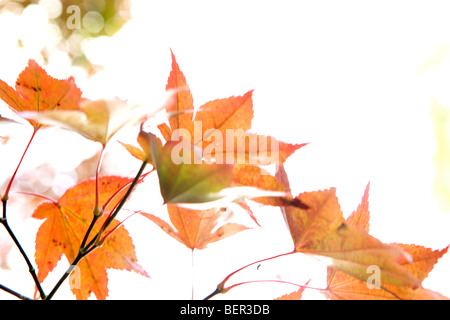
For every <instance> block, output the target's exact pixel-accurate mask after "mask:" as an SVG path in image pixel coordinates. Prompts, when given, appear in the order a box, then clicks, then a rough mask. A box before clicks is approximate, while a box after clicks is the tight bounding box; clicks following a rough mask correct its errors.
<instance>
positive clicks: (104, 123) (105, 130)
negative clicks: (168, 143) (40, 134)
mask: <svg viewBox="0 0 450 320" xmlns="http://www.w3.org/2000/svg"><path fill="white" fill-rule="evenodd" d="M147 113H148V112H147V110H145V108H143V106H141V105H128V104H127V103H126V102H125V101H122V100H119V99H111V100H105V99H100V100H93V101H84V102H82V103H80V105H79V107H78V108H77V109H76V110H51V111H43V112H23V113H20V115H21V116H22V117H24V118H26V119H32V120H35V121H37V122H39V123H43V124H48V125H57V126H60V127H62V128H64V129H67V130H71V131H75V132H77V133H78V134H80V135H82V136H83V137H85V138H87V139H89V140H92V141H97V142H100V143H101V144H102V145H103V146H105V145H106V144H107V143H108V141H109V140H110V139H111V138H112V137H113V136H114V135H115V134H116V133H117V132H118V131H119V130H120V129H122V128H123V127H124V126H125V125H133V124H136V123H138V122H139V121H140V120H141V119H142V118H144V117H145V115H146V114H147Z"/></svg>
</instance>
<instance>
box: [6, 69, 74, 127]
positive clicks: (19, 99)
mask: <svg viewBox="0 0 450 320" xmlns="http://www.w3.org/2000/svg"><path fill="white" fill-rule="evenodd" d="M15 88H16V89H15V90H14V89H13V88H11V87H10V86H9V85H8V84H6V83H5V82H4V81H2V80H0V98H1V99H2V100H3V101H5V102H6V103H7V104H8V106H9V107H10V108H11V109H12V110H13V111H15V112H23V111H35V112H42V111H48V110H75V109H77V108H78V104H79V102H80V101H81V100H82V99H81V91H80V89H78V87H77V86H76V84H75V81H74V78H73V77H70V78H68V79H67V80H58V79H55V78H52V77H51V76H49V75H48V74H47V73H46V72H45V70H44V69H43V68H41V67H40V66H39V65H38V64H37V63H36V61H34V60H29V61H28V65H27V67H26V68H25V69H24V70H23V71H22V72H21V73H20V75H19V77H18V78H17V81H16V84H15ZM28 122H30V124H31V125H33V126H34V127H35V128H39V127H40V126H41V125H40V124H38V123H37V122H36V121H34V120H33V119H29V120H28Z"/></svg>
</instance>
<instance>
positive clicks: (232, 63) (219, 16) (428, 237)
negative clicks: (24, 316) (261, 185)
mask: <svg viewBox="0 0 450 320" xmlns="http://www.w3.org/2000/svg"><path fill="white" fill-rule="evenodd" d="M35 9H36V12H41V11H42V10H41V11H39V10H40V9H37V8H35ZM449 9H450V8H448V7H447V2H446V1H395V2H392V1H377V2H374V1H372V2H366V1H364V2H362V1H339V2H337V1H314V2H308V1H277V2H276V3H275V2H274V1H271V2H269V1H245V2H244V1H226V2H217V1H189V2H186V1H185V2H183V1H164V2H156V1H133V7H132V17H133V19H132V20H131V21H130V22H129V23H128V24H127V25H125V27H123V29H122V30H121V31H120V32H119V33H117V34H116V35H115V36H114V37H112V38H100V39H97V40H95V41H94V40H93V41H90V42H88V43H86V45H85V47H84V50H85V52H86V54H87V56H88V58H89V59H90V60H91V61H92V62H93V63H95V64H99V65H101V66H103V67H104V70H105V71H104V72H100V73H99V74H98V75H96V76H94V77H92V78H90V79H86V77H85V74H83V72H82V71H80V70H78V69H76V68H71V67H70V63H67V59H66V57H65V56H64V54H63V53H61V52H58V53H56V54H55V55H54V59H53V60H51V61H50V62H49V65H48V69H47V70H49V71H50V72H51V74H52V75H54V76H56V77H67V76H68V75H72V74H74V75H75V77H76V81H77V84H78V85H79V86H80V88H81V89H82V90H83V93H84V95H85V96H86V97H89V98H98V97H111V96H119V97H120V98H124V99H129V100H130V101H133V102H145V103H148V104H149V105H154V106H155V107H156V106H157V104H158V103H160V102H161V99H162V96H163V93H164V88H165V84H166V81H167V77H168V75H169V71H170V63H171V60H170V49H172V50H173V52H174V54H175V56H176V58H177V61H178V63H179V65H180V68H181V70H182V71H183V72H184V74H185V76H186V78H187V81H188V84H189V86H190V89H191V93H192V95H193V98H194V104H195V106H196V107H199V106H200V105H202V104H203V103H205V102H207V101H209V100H212V99H216V98H225V97H228V96H231V95H242V94H244V93H245V92H247V91H248V90H252V89H254V90H255V91H254V94H253V102H254V110H255V116H254V120H253V126H252V131H253V132H258V133H261V134H267V135H271V136H274V137H276V138H278V139H279V140H281V141H285V142H290V143H303V142H309V143H310V144H309V145H308V146H306V147H304V148H302V149H300V150H299V151H297V152H296V153H295V154H294V155H293V156H291V157H290V158H289V159H288V161H287V162H286V170H287V172H288V174H289V176H290V178H291V187H292V189H293V192H294V193H296V194H298V193H300V192H303V191H313V190H318V189H325V188H329V187H336V188H337V195H338V197H339V201H340V203H341V207H342V210H343V212H344V215H345V216H347V215H348V214H350V213H351V212H352V211H353V210H354V209H356V207H357V205H358V203H359V201H360V199H361V197H362V195H363V192H364V188H365V186H366V185H367V183H368V182H369V181H370V184H371V189H370V197H369V201H370V211H371V231H370V232H371V234H372V235H374V236H375V237H377V238H379V239H380V240H382V241H384V242H401V243H415V244H418V245H424V246H426V247H431V248H433V249H442V248H444V247H445V246H447V245H448V244H449V243H450V238H449V226H450V213H447V212H442V211H441V210H440V209H439V207H438V205H437V203H436V201H435V199H434V197H433V194H432V191H431V186H432V182H433V179H434V174H435V171H434V167H433V154H434V151H435V147H436V142H435V137H434V131H433V126H432V124H433V122H432V119H431V116H430V106H431V96H434V97H438V98H439V99H440V101H441V102H442V103H443V104H444V105H445V104H446V102H448V101H450V100H448V99H449V98H448V93H447V92H448V91H449V90H448V88H450V86H449V84H450V81H449V80H450V77H449V75H450V69H446V68H445V65H440V66H438V67H435V68H434V69H432V70H431V71H428V72H424V73H420V70H421V67H422V66H423V64H424V63H425V61H426V59H427V58H429V57H430V56H431V55H432V54H433V53H435V52H436V51H437V50H438V49H439V48H440V47H442V46H443V45H444V46H445V45H449V44H450V20H449V19H448V13H449V12H450V11H449ZM36 16H38V17H41V16H42V15H41V16H39V14H37V15H36ZM43 16H44V18H40V19H41V20H39V21H41V22H42V23H44V24H45V23H46V20H45V14H44V15H43ZM3 21H6V20H3ZM8 21H9V20H8ZM12 21H16V20H13V19H11V22H10V23H13V22H12ZM0 23H1V21H0ZM4 23H6V22H4ZM17 23H19V22H17ZM20 23H22V24H23V23H24V21H22V22H20ZM10 27H11V28H10V30H13V29H14V28H12V26H10ZM36 29H39V28H37V27H36V26H35V27H34V28H28V29H27V28H24V29H23V30H25V31H22V32H25V33H26V34H33V32H35V31H34V30H36ZM44 29H45V28H44ZM0 30H2V31H0V32H1V33H2V35H5V34H6V31H5V28H1V29H0ZM42 33H43V32H42V30H41V32H40V33H38V34H36V35H34V37H35V38H37V39H40V38H39V37H41V36H42ZM10 37H11V36H10ZM30 38H33V37H32V36H30ZM46 41H49V40H48V38H45V39H43V40H42V43H44V44H45V43H46ZM12 43H13V40H11V46H10V47H3V46H2V50H1V51H2V52H1V53H0V78H1V79H3V80H5V81H7V82H8V83H10V84H13V83H14V81H15V78H16V77H17V75H18V73H19V72H20V71H21V70H22V69H23V67H24V66H25V65H26V61H27V60H28V59H29V58H36V59H38V60H39V55H38V54H37V53H36V52H38V51H36V48H34V47H32V46H31V45H30V47H29V48H31V49H27V47H25V48H21V49H13V46H12ZM6 44H8V42H6ZM38 47H39V46H38ZM7 48H10V50H8V49H7ZM14 50H17V51H14ZM33 50H34V51H33ZM13 58H14V59H15V60H14V61H17V63H16V62H14V63H11V62H10V61H11V59H13ZM58 63H59V64H58ZM446 105H447V106H449V105H450V104H446ZM51 130H53V129H49V131H48V133H42V138H41V140H40V141H45V138H47V139H54V140H53V141H54V143H57V138H58V137H57V136H55V135H54V134H53V135H52V134H51V132H53V131H51ZM17 132H18V133H17V134H18V135H22V136H23V141H22V145H24V143H26V141H27V139H28V137H29V134H30V132H28V131H24V129H23V128H21V130H18V131H17ZM24 132H25V133H24ZM61 137H62V138H64V139H71V140H70V141H71V142H70V143H65V144H63V145H60V144H59V145H60V147H59V148H57V150H55V148H52V147H49V148H46V149H45V150H46V152H45V153H44V152H39V151H38V148H37V147H36V149H30V155H29V156H30V157H32V156H33V150H36V151H35V152H34V155H35V156H36V157H37V159H38V160H34V162H33V161H32V160H26V161H25V162H24V164H23V168H22V170H24V171H26V169H27V168H33V166H35V164H36V161H46V160H48V157H49V156H50V155H52V156H54V157H55V159H56V160H55V161H57V160H58V159H60V161H61V162H62V163H65V165H66V166H67V168H70V167H71V166H73V164H72V163H71V162H70V161H69V160H67V159H66V160H64V159H61V158H64V156H66V157H67V155H68V154H71V153H72V154H74V150H77V151H76V152H75V154H76V155H77V156H72V157H71V159H72V160H73V161H75V162H76V161H77V159H81V158H82V157H85V156H91V155H92V154H93V153H94V152H95V151H96V150H97V149H96V147H97V146H96V145H95V144H91V143H90V142H87V141H85V140H82V139H80V138H78V136H74V135H71V134H69V133H65V134H61ZM15 139H17V140H16V142H17V141H18V140H20V139H21V138H19V137H18V136H16V138H15ZM66 141H67V140H66ZM77 141H78V142H80V145H79V147H78V146H77V143H78V142H77ZM127 142H129V143H133V141H132V140H130V141H127ZM17 143H19V142H17ZM76 148H80V149H76ZM111 148H118V147H117V146H115V147H114V146H111ZM19 150H21V148H19ZM62 150H63V151H64V152H61V151H62ZM2 152H3V151H2ZM20 152H21V151H17V153H18V155H17V156H14V157H12V156H11V157H8V161H7V160H6V159H5V158H2V162H3V161H4V166H3V167H2V177H4V179H5V180H6V179H7V177H8V174H10V173H9V172H12V171H11V170H12V169H11V168H14V166H15V165H16V163H17V160H18V157H19V156H20ZM9 154H10V153H9ZM2 157H3V156H2ZM117 161H129V165H128V164H127V166H128V167H127V168H126V169H124V170H129V171H133V170H134V169H133V168H136V169H137V168H138V166H139V164H138V163H137V162H133V159H131V158H130V157H129V156H128V155H125V156H124V157H123V159H122V158H117ZM120 163H123V162H120ZM120 163H119V164H120ZM127 163H128V162H127ZM61 166H62V167H64V165H61ZM133 166H134V167H133ZM130 168H131V169H130ZM121 169H123V168H121V167H120V166H119V165H118V166H117V168H116V170H118V171H120V170H121ZM69 181H70V179H69ZM154 187H156V189H153V190H157V186H156V185H155V186H154ZM148 188H149V189H151V186H149V187H148ZM145 191H147V190H144V189H143V190H142V191H141V192H142V193H143V194H144V195H148V194H151V192H152V190H150V191H148V193H145ZM137 197H138V195H136V198H137ZM158 201H160V199H159V198H158V197H156V198H155V199H154V200H153V202H152V203H151V204H146V206H147V208H146V209H147V211H150V210H152V212H150V213H153V214H158V215H161V216H163V211H162V210H161V208H160V202H158ZM256 216H257V218H258V219H259V221H260V223H261V225H262V226H263V228H262V229H259V228H257V227H256V226H255V225H254V224H253V225H252V223H251V221H250V220H248V219H247V220H245V219H246V218H245V217H244V218H243V219H244V220H245V222H246V223H248V225H249V226H252V227H254V228H255V230H251V231H245V232H242V233H241V234H238V235H236V236H233V237H231V238H229V239H227V240H223V241H221V242H219V243H217V244H212V245H210V246H209V248H208V249H206V250H203V251H196V252H195V260H194V269H193V271H192V268H191V252H190V250H189V249H186V248H185V247H183V246H182V245H181V244H179V243H178V242H176V241H175V240H173V239H171V238H170V237H168V236H166V234H165V233H163V232H162V231H161V230H160V229H159V228H158V227H156V226H155V225H153V224H152V223H151V222H150V221H147V220H145V219H143V218H142V217H137V216H135V217H133V218H131V219H129V220H128V221H127V224H126V226H127V228H128V230H130V233H131V234H132V237H133V239H134V243H135V245H136V250H137V255H138V259H139V261H140V263H141V265H142V266H143V267H144V269H146V270H147V272H148V273H149V274H150V276H151V279H145V278H143V277H141V276H139V275H135V274H134V273H128V272H124V271H110V272H109V275H110V286H109V290H110V298H118V299H123V298H125V299H127V298H132V299H139V298H143V299H171V298H174V299H190V298H191V285H192V272H193V273H194V282H195V293H194V297H195V298H196V299H200V298H203V297H204V296H206V295H207V294H209V293H210V292H212V291H213V290H214V288H215V286H216V285H217V284H218V283H219V282H220V281H221V280H222V279H223V278H224V277H225V276H226V275H227V274H228V273H230V272H232V271H234V270H236V269H237V268H239V267H242V266H244V265H246V264H248V263H250V262H252V261H255V260H258V259H262V258H266V257H270V256H271V255H276V254H280V253H284V252H288V251H290V250H292V243H291V240H290V238H289V234H288V232H287V230H286V228H285V226H284V222H283V219H282V217H281V215H280V213H279V211H278V210H274V209H270V208H263V209H261V210H260V211H257V212H256ZM12 219H13V218H12ZM19 220H20V219H17V220H16V221H17V227H16V228H17V230H18V231H17V232H20V231H19V230H20V229H21V228H28V229H27V230H30V232H29V233H30V239H29V240H28V241H26V240H25V244H24V246H25V247H26V250H28V252H33V250H34V244H33V241H34V238H33V237H34V235H35V231H36V230H37V227H38V226H39V222H37V221H30V219H25V220H24V221H25V222H24V223H25V226H26V227H23V226H21V224H20V221H19ZM13 221H14V220H13ZM142 230H144V231H142ZM30 255H31V254H30ZM31 256H32V255H31ZM298 259H299V261H286V262H285V261H284V260H281V259H280V260H279V262H278V264H277V263H275V262H272V263H270V264H269V263H267V264H264V265H262V266H261V267H260V268H259V270H256V266H255V267H253V268H249V271H250V272H249V273H248V277H247V278H245V277H244V278H243V279H250V277H253V276H258V277H261V278H264V277H266V276H267V277H272V278H274V277H275V278H276V277H279V278H280V277H281V278H283V279H291V278H292V277H294V278H295V280H297V281H299V282H298V283H300V284H302V283H304V282H305V281H307V280H308V279H309V275H310V274H311V271H314V273H315V272H318V273H319V274H320V272H323V270H324V267H323V266H322V265H320V264H316V262H314V261H312V260H309V259H306V260H303V259H305V258H300V257H298ZM20 260H21V257H20V256H18V254H16V253H15V252H14V250H13V251H12V252H11V253H10V255H9V260H8V261H9V264H10V265H11V266H14V267H13V269H12V270H0V282H1V283H3V284H5V285H6V282H7V283H8V284H11V287H13V288H17V290H18V291H20V290H22V289H23V292H24V293H26V294H28V295H30V296H32V294H33V290H32V289H30V288H32V286H33V284H32V282H31V281H28V279H24V278H26V276H24V275H25V274H26V272H27V271H26V268H25V267H23V268H22V267H19V266H21V265H23V264H24V263H23V262H21V261H20ZM286 260H287V259H286ZM16 265H17V266H18V267H17V268H16V267H15V266H16ZM66 267H67V261H64V260H63V261H62V262H61V263H60V265H59V267H58V268H57V269H55V271H54V272H53V273H52V274H51V275H50V276H49V278H48V279H47V280H46V282H45V283H44V288H45V289H46V291H49V290H50V288H51V287H52V284H53V283H55V281H57V279H58V278H59V277H60V275H61V274H62V272H64V270H65V269H66ZM449 267H450V259H449V257H448V256H445V257H444V258H442V259H441V260H440V262H439V263H438V264H437V265H436V267H435V270H433V272H432V273H431V274H430V276H429V278H428V279H427V280H425V282H424V286H425V287H426V288H430V289H433V290H435V291H438V292H440V293H442V294H445V295H447V296H450V277H449V275H448V270H450V269H449ZM311 268H312V269H311ZM292 274H294V275H293V276H292ZM288 275H289V276H288ZM289 277H291V278H289ZM4 279H8V281H3V280H4ZM20 279H23V280H24V281H23V285H20V286H18V285H16V283H17V281H19V280H20ZM30 279H31V277H30ZM14 281H16V282H14ZM301 281H303V282H301ZM311 285H312V286H314V285H316V286H317V287H320V286H322V287H323V286H324V283H323V281H321V280H320V278H319V280H318V281H317V282H314V283H311ZM66 287H67V288H66ZM130 288H132V289H131V290H130ZM248 288H249V289H246V288H244V287H241V288H239V289H238V288H236V289H235V290H232V291H230V293H229V294H228V295H225V296H223V297H224V298H230V299H231V298H248V299H253V298H255V299H265V298H268V299H271V298H274V297H276V296H277V295H278V294H279V295H281V294H283V293H286V292H289V291H293V290H294V289H296V288H295V287H291V286H282V285H274V286H272V285H271V286H269V285H268V284H261V285H256V286H248ZM250 288H251V289H250ZM255 289H256V290H255ZM308 293H309V294H310V295H308V296H307V297H311V298H320V297H321V296H320V295H317V293H316V292H314V291H312V290H311V291H308ZM0 294H2V293H0ZM3 297H4V298H9V297H8V295H6V294H2V298H3ZM72 297H73V296H72V295H71V293H70V292H69V290H68V286H63V287H62V288H61V291H60V293H59V294H58V296H56V297H55V298H72Z"/></svg>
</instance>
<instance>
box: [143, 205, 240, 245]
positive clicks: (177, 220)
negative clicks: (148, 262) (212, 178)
mask: <svg viewBox="0 0 450 320" xmlns="http://www.w3.org/2000/svg"><path fill="white" fill-rule="evenodd" d="M167 210H168V213H169V218H170V222H171V223H172V225H173V226H174V227H172V226H171V225H170V224H168V223H167V222H165V221H164V220H162V219H161V218H158V217H157V216H155V215H152V214H149V213H144V212H141V214H142V215H143V216H144V217H146V218H147V219H150V220H151V221H153V222H154V223H156V224H157V225H158V226H159V227H160V228H161V229H162V230H164V231H165V232H166V233H167V234H168V235H170V236H171V237H173V238H174V239H176V240H177V241H179V242H181V243H182V244H184V245H185V246H186V247H188V248H190V249H204V248H206V247H207V245H208V244H209V243H212V242H216V241H219V240H222V239H224V238H226V237H229V236H231V235H233V234H236V233H238V232H240V231H243V230H246V229H248V228H247V227H246V226H243V225H240V224H237V223H225V224H222V225H220V226H219V227H218V228H217V229H216V227H217V225H218V223H219V219H221V218H222V217H223V211H222V209H220V208H212V209H208V210H192V209H187V208H182V207H179V206H177V205H172V204H169V205H167ZM214 230H215V231H214Z"/></svg>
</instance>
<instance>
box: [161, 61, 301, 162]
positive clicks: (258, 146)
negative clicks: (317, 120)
mask: <svg viewBox="0 0 450 320" xmlns="http://www.w3.org/2000/svg"><path fill="white" fill-rule="evenodd" d="M171 55H172V70H171V72H170V75H169V78H168V81H167V85H166V89H167V90H178V92H177V95H176V98H175V99H173V100H172V103H171V104H168V105H167V106H166V112H167V114H169V115H170V119H169V125H167V124H166V123H162V124H160V125H159V126H158V128H159V130H160V132H161V134H162V136H163V137H164V139H165V140H166V141H171V140H179V139H180V136H183V137H184V135H183V132H184V133H187V134H188V137H187V138H188V139H190V142H191V144H192V145H195V146H198V147H200V148H201V149H202V150H203V155H204V157H205V158H206V159H207V160H214V161H215V162H216V163H239V164H244V163H250V164H270V163H283V162H284V161H285V160H286V159H287V158H288V157H289V156H290V155H291V154H292V153H294V152H295V151H296V150H298V149H299V148H301V147H303V146H304V145H305V144H289V143H284V142H281V141H278V140H276V139H275V138H273V137H270V136H265V135H258V134H255V133H249V132H248V130H250V129H251V121H252V119H253V100H252V95H253V90H250V91H248V92H246V93H245V94H244V95H242V96H231V97H228V98H223V99H216V100H212V101H209V102H206V103H205V104H203V105H201V106H200V107H199V108H198V110H195V108H194V104H193V98H192V94H191V92H190V89H189V86H188V84H187V81H186V77H185V76H184V74H183V72H182V71H181V69H180V67H179V65H178V63H177V61H176V59H175V56H174V54H173V52H171ZM194 113H195V117H194V115H193V114H194ZM230 133H231V134H230ZM242 134H245V135H242ZM235 140H237V141H235ZM235 142H236V143H235Z"/></svg>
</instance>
